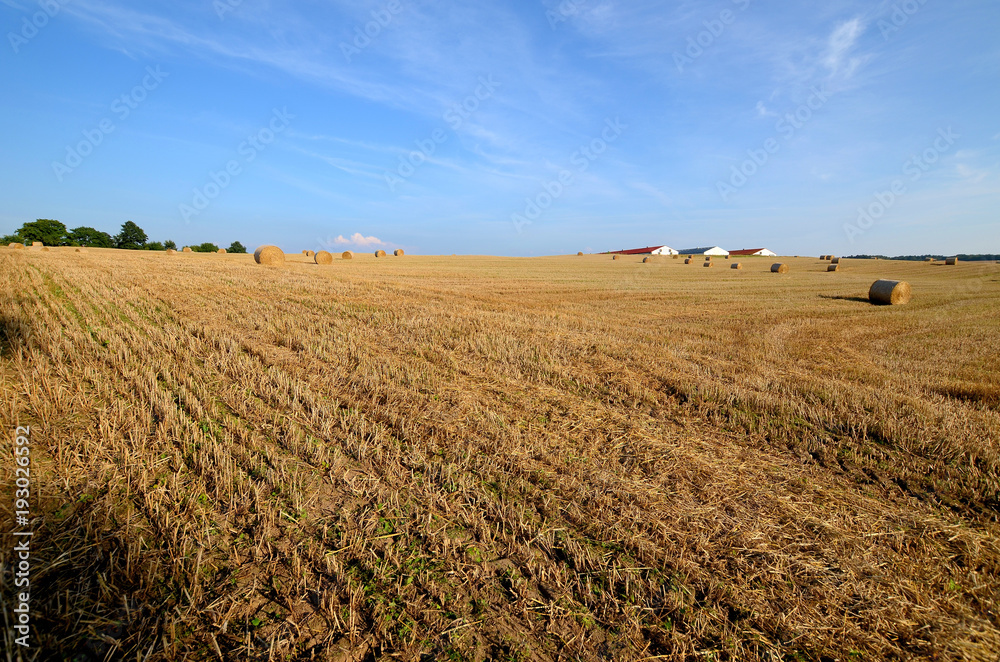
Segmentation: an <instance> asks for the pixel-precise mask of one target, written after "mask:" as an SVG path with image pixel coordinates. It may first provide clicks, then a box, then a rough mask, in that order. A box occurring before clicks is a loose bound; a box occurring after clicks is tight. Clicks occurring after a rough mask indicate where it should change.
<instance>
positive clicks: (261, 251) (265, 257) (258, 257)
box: [253, 246, 285, 267]
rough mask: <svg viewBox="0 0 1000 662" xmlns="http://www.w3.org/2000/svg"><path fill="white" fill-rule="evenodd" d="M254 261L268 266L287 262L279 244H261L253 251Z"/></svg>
mask: <svg viewBox="0 0 1000 662" xmlns="http://www.w3.org/2000/svg"><path fill="white" fill-rule="evenodd" d="M253 259H254V262H256V263H257V264H263V265H264V266H267V267H275V266H278V265H279V264H284V263H285V254H284V253H283V252H282V251H281V249H280V248H278V247H277V246H261V247H260V248H258V249H257V250H255V251H254V252H253Z"/></svg>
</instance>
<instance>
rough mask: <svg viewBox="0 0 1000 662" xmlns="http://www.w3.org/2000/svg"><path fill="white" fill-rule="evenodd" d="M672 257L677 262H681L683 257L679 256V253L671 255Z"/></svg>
mask: <svg viewBox="0 0 1000 662" xmlns="http://www.w3.org/2000/svg"><path fill="white" fill-rule="evenodd" d="M670 257H672V258H673V259H675V260H679V259H680V257H681V256H680V254H679V253H674V254H673V255H671V256H670Z"/></svg>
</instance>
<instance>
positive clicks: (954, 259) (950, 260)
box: [944, 257, 958, 266]
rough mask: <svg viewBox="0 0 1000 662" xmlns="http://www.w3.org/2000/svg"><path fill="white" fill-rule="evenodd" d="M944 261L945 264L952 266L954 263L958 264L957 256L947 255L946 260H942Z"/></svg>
mask: <svg viewBox="0 0 1000 662" xmlns="http://www.w3.org/2000/svg"><path fill="white" fill-rule="evenodd" d="M944 263H945V264H947V265H948V266H954V265H956V264H958V258H957V257H949V258H948V259H947V260H945V261H944Z"/></svg>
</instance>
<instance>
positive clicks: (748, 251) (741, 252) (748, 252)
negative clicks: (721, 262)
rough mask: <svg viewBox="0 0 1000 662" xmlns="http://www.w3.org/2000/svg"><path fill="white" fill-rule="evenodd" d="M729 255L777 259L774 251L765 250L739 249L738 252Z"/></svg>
mask: <svg viewBox="0 0 1000 662" xmlns="http://www.w3.org/2000/svg"><path fill="white" fill-rule="evenodd" d="M730 255H760V256H763V257H777V256H778V254H777V253H775V252H774V251H769V250H767V249H766V248H741V249H740V250H738V251H732V252H731V253H730Z"/></svg>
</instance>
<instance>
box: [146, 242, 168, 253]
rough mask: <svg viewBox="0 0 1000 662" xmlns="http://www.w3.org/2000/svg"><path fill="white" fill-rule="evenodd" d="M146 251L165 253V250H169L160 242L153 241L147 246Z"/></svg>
mask: <svg viewBox="0 0 1000 662" xmlns="http://www.w3.org/2000/svg"><path fill="white" fill-rule="evenodd" d="M146 250H147V251H165V250H167V247H166V246H164V245H163V244H161V243H160V242H158V241H151V242H149V243H148V244H146Z"/></svg>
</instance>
